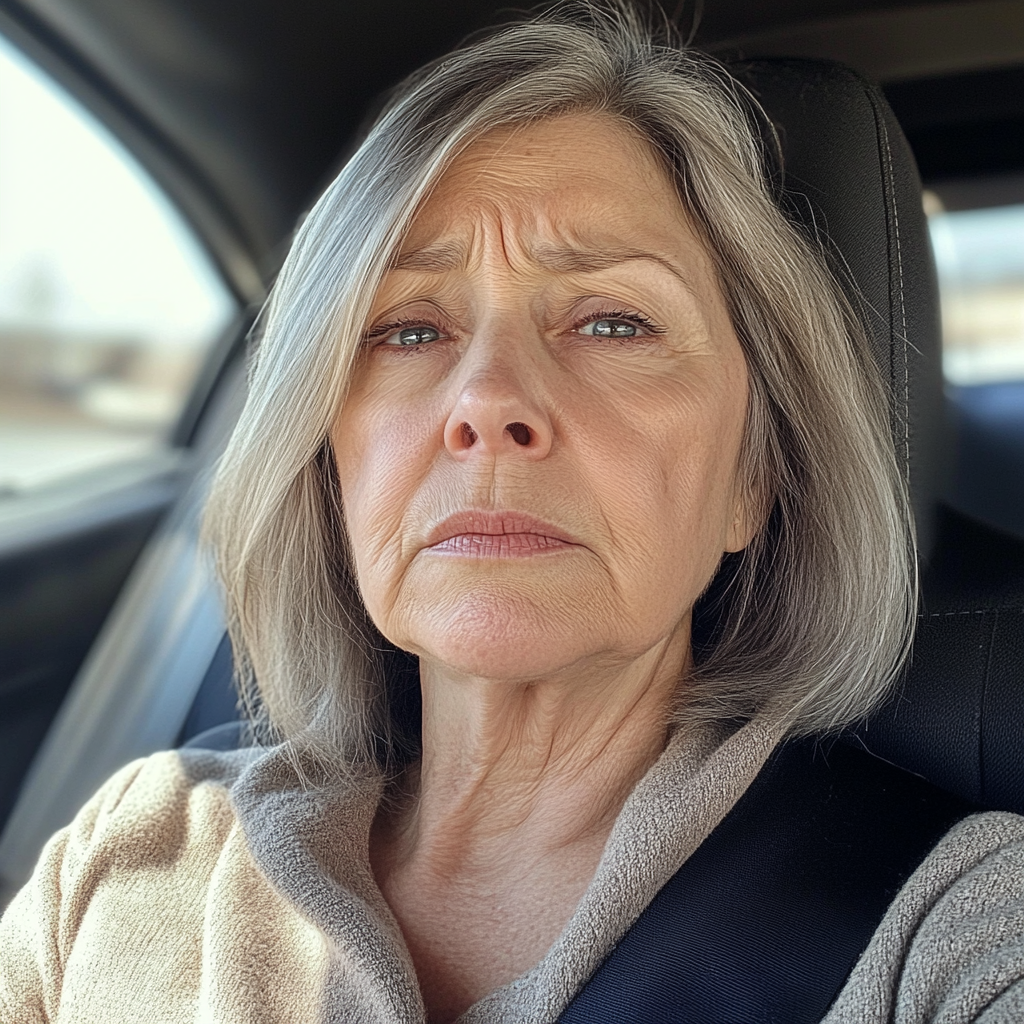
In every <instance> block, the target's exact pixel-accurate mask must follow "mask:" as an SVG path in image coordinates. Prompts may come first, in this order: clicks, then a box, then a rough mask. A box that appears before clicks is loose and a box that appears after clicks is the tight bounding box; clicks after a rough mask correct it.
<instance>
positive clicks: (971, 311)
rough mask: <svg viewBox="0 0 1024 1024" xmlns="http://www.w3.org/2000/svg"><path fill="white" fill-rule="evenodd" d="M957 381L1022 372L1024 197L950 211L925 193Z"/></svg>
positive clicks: (1017, 376)
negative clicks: (1015, 201)
mask: <svg viewBox="0 0 1024 1024" xmlns="http://www.w3.org/2000/svg"><path fill="white" fill-rule="evenodd" d="M927 202H928V206H929V207H930V211H929V212H930V216H929V225H930V228H931V236H932V245H933V248H934V250H935V261H936V264H937V266H938V272H939V287H940V290H941V296H942V334H943V354H942V365H943V370H944V372H945V375H946V379H947V380H948V381H949V382H950V383H951V384H953V385H964V386H971V385H979V384H991V383H995V382H998V381H1021V380H1024V203H1020V204H1015V205H1011V206H996V207H991V208H987V209H974V210H955V211H952V212H947V211H946V210H945V209H943V207H942V203H941V200H940V199H939V197H938V195H936V194H935V193H931V194H930V195H929V196H928V197H927Z"/></svg>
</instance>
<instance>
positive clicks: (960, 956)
mask: <svg viewBox="0 0 1024 1024" xmlns="http://www.w3.org/2000/svg"><path fill="white" fill-rule="evenodd" d="M1021 1020H1024V818H1021V817H1019V816H1018V815H1015V814H1002V813H990V814H979V815H974V816H972V817H970V818H967V819H965V820H964V821H963V822H961V823H960V824H959V825H957V826H956V827H955V828H953V829H951V830H950V832H949V833H948V834H947V835H946V836H945V838H944V839H943V840H942V841H941V842H940V843H939V844H938V846H936V848H935V849H934V850H933V851H932V853H931V854H930V855H929V856H928V858H927V859H926V860H925V861H924V863H923V864H922V865H921V866H920V867H919V868H918V869H917V871H916V872H915V873H914V875H913V876H912V877H911V879H910V881H909V882H907V884H906V885H905V886H904V887H903V889H902V890H901V891H900V893H899V895H898V896H897V897H896V899H895V900H894V901H893V903H892V906H891V907H890V908H889V910H888V912H887V914H886V916H885V919H884V920H883V922H882V925H881V927H880V928H879V929H878V931H877V932H876V933H875V935H874V937H873V938H872V940H871V944H870V945H869V946H868V948H867V950H866V951H865V953H864V955H863V956H862V957H861V959H860V962H859V963H858V964H857V967H856V968H855V969H854V971H853V974H852V975H851V976H850V979H849V981H848V982H847V984H846V986H845V987H844V989H843V991H842V992H841V993H840V994H839V997H838V999H837V1000H836V1002H835V1004H833V1006H832V1009H831V1010H830V1012H829V1013H828V1015H827V1016H826V1018H825V1022H826V1024H854V1022H856V1024H862V1022H864V1021H886V1022H888V1021H891V1022H892V1024H932V1022H941V1024H973V1022H976V1024H1017V1022H1019V1021H1021Z"/></svg>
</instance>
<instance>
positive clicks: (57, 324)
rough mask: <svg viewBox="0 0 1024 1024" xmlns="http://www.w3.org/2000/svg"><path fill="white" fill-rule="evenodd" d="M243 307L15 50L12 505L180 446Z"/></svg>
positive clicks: (8, 323) (3, 165) (8, 121)
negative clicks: (186, 414)
mask: <svg viewBox="0 0 1024 1024" xmlns="http://www.w3.org/2000/svg"><path fill="white" fill-rule="evenodd" d="M234 309H235V302H234V300H233V298H232V297H231V295H230V293H229V292H228V290H227V288H226V287H225V285H224V284H223V282H222V280H221V279H220V277H219V276H218V275H217V273H216V271H215V270H214V268H213V267H212V265H211V263H210V261H209V259H208V258H207V256H206V254H205V253H204V251H203V250H202V249H201V248H200V247H199V245H198V244H197V242H196V240H195V238H194V237H193V236H192V234H191V232H190V230H189V228H188V227H187V226H186V225H185V224H184V223H183V221H182V219H181V217H180V216H179V215H178V214H177V212H176V211H175V210H174V208H173V207H172V206H171V205H170V204H169V202H168V201H167V200H166V199H165V198H164V196H163V195H162V193H161V192H160V191H159V190H158V189H157V188H156V186H155V185H154V184H153V183H152V181H151V180H150V179H149V177H148V176H147V174H146V173H145V172H144V171H143V170H142V169H141V168H140V167H139V165H138V164H137V163H136V162H135V160H134V159H133V158H132V157H131V156H130V155H129V154H128V153H127V151H126V150H125V149H124V148H123V147H122V146H121V145H120V144H119V143H118V142H117V141H116V140H115V139H114V138H113V136H111V135H110V133H109V132H108V131H107V130H106V129H105V128H103V127H102V125H100V124H99V123H98V122H97V121H96V120H95V119H94V118H93V117H92V116H91V115H89V114H88V113H87V112H86V111H85V110H84V109H83V108H81V107H79V106H78V105H77V103H75V102H74V101H73V100H72V99H70V98H69V97H68V96H67V95H66V94H64V92H63V91H62V90H61V89H60V88H59V87H57V86H56V85H55V84H54V83H52V82H51V81H49V79H48V78H47V77H46V76H44V75H43V74H42V73H41V72H40V71H39V70H38V69H37V68H35V67H34V66H33V65H32V64H30V63H29V62H28V61H26V60H25V59H24V57H22V56H21V55H20V53H18V51H16V50H15V49H13V48H12V47H11V46H10V45H9V44H7V43H6V42H4V41H3V40H2V39H0V496H3V495H6V496H11V495H16V494H18V493H21V492H23V491H25V490H27V489H31V488H33V487H35V486H38V485H40V484H44V483H50V482H53V481H54V480H56V479H58V478H60V477H62V476H66V475H69V474H73V473H77V472H80V471H82V470H86V469H94V468H95V467H97V466H102V465H104V464H109V463H111V462H114V461H120V460H124V459H126V458H134V457H137V456H139V455H144V454H145V453H147V452H148V451H151V450H152V449H153V448H154V447H155V446H159V445H163V444H165V443H166V442H165V438H166V437H167V434H168V428H169V427H170V425H171V424H172V423H173V422H174V420H175V418H176V416H177V415H178V413H179V412H180V410H181V408H182V406H183V404H184V401H185V399H186V397H187V395H188V392H189V390H190V388H191V385H192V383H193V381H194V379H195V377H196V374H197V372H198V369H199V366H200V364H201V362H202V360H203V358H204V355H205V351H206V349H207V348H208V347H209V345H210V344H211V343H212V341H213V340H214V339H215V338H216V336H217V334H218V333H219V332H220V331H221V330H222V329H223V328H224V326H225V325H226V323H227V321H228V319H229V318H230V317H231V315H232V314H233V312H234Z"/></svg>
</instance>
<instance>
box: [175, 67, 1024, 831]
mask: <svg viewBox="0 0 1024 1024" xmlns="http://www.w3.org/2000/svg"><path fill="white" fill-rule="evenodd" d="M732 70H733V72H734V74H735V75H736V76H737V78H738V79H739V80H740V81H741V82H742V83H743V85H744V86H745V87H746V88H747V89H748V90H749V91H750V94H751V95H752V96H753V97H755V98H756V99H757V101H758V103H759V104H760V107H761V109H762V110H763V111H764V114H766V115H767V118H768V121H769V122H770V124H769V123H765V122H764V121H763V118H762V116H761V115H760V114H756V115H754V116H755V118H756V119H757V120H758V121H759V122H760V125H759V126H760V128H761V130H762V134H763V136H764V140H765V150H766V155H767V159H768V160H769V161H770V163H771V165H772V173H773V177H774V180H775V184H776V187H777V190H778V198H779V202H780V204H781V205H782V206H783V207H784V208H785V209H786V210H787V212H788V213H789V215H790V216H791V217H792V218H793V220H794V221H795V222H796V223H797V224H799V225H801V226H802V228H803V229H804V230H805V231H806V232H807V233H808V234H809V235H810V236H811V237H812V238H814V239H816V240H817V241H818V242H820V243H821V244H822V245H823V246H824V248H825V250H826V252H827V254H828V258H829V260H830V262H831V264H832V267H833V270H834V272H835V273H836V275H837V277H838V278H839V280H840V282H841V283H842V285H843V287H844V289H845V291H846V293H847V295H848V297H849V298H850V300H851V302H852V303H853V305H854V307H855V309H856V310H857V311H858V312H859V314H860V315H861V317H862V318H863V321H864V323H865V324H866V326H867V329H868V333H869V336H870V339H871V342H872V346H873V351H874V355H875V358H876V359H877V361H878V365H879V367H880V369H881V371H882V374H883V377H884V379H885V381H886V382H887V384H888V388H889V394H890V399H891V400H890V412H891V416H890V420H891V425H892V431H893V441H894V444H895V446H896V451H897V453H898V455H899V457H900V459H901V461H902V463H903V465H904V468H905V471H906V473H907V479H908V483H909V489H910V493H911V497H912V501H913V505H914V512H915V516H916V520H917V525H918V537H919V545H918V547H919V556H920V559H921V563H922V566H923V570H924V571H923V580H922V602H921V609H920V621H919V629H918V634H917V640H916V642H915V645H914V651H913V656H912V659H911V661H910V664H909V666H908V669H907V671H906V673H905V674H904V677H903V680H902V682H901V685H900V686H899V688H898V690H897V691H896V692H895V693H894V695H893V697H892V699H891V700H890V701H889V702H888V703H887V704H886V705H885V706H884V707H883V708H882V709H881V710H880V711H879V712H878V713H876V714H875V715H874V716H873V717H872V718H871V720H869V721H868V722H866V723H863V724H862V725H861V726H860V727H859V728H857V729H855V730H851V731H850V732H848V733H847V734H846V735H845V736H844V739H845V740H846V741H847V742H850V743H853V744H856V745H860V746H863V747H865V748H866V749H868V750H869V751H870V752H872V753H874V754H876V755H877V756H879V757H881V758H883V759H885V760H888V761H891V762H893V763H894V764H896V765H898V766H900V767H903V768H905V769H907V770H909V771H911V772H914V773H916V774H919V775H922V776H924V777H925V778H926V779H928V780H929V781H931V782H932V783H934V784H936V785H938V786H940V787H942V788H943V789H946V790H948V791H949V792H951V793H954V794H956V795H957V796H960V797H962V798H964V799H966V800H968V801H970V802H971V803H974V804H976V805H978V806H979V807H981V808H985V809H1001V810H1012V811H1017V812H1019V813H1024V758H1022V757H1021V756H1020V751H1021V739H1022V737H1024V701H1022V700H1021V696H1022V695H1024V685H1022V682H1024V680H1022V676H1024V544H1022V543H1021V542H1020V541H1017V540H1015V539H1013V538H1011V537H1009V536H1006V535H1003V534H1000V533H998V532H997V531H995V530H992V529H991V528H989V527H986V526H984V525H983V524H981V523H978V522H975V521H973V520H970V519H968V518H966V517H964V516H962V515H960V514H958V513H956V512H954V511H952V510H951V509H948V508H945V507H943V506H942V504H941V501H940V492H941V487H942V482H943V473H944V466H943V456H944V453H945V452H946V451H947V450H948V449H949V439H948V438H947V437H946V425H945V423H944V418H943V397H942V374H941V341H940V331H939V312H938V309H939V304H938V288H937V283H936V278H935V272H934V267H933V262H932V257H931V248H930V242H929V237H928V228H927V222H926V218H925V214H924V210H923V207H922V201H921V185H920V181H919V179H918V176H917V171H916V168H915V164H914V160H913V155H912V154H911V152H910V149H909V146H908V145H907V142H906V140H905V138H904V136H903V133H902V131H901V130H900V127H899V125H898V123H897V122H896V120H895V117H894V116H893V114H892V112H891V110H890V109H889V107H888V104H887V103H886V101H885V99H884V97H883V96H882V94H881V92H880V91H879V90H878V89H877V88H875V87H873V86H872V85H870V84H869V83H867V82H865V81H864V80H863V79H862V78H860V77H859V76H858V75H857V74H856V73H855V72H853V71H851V70H850V69H849V68H846V67H844V66H842V65H839V64H835V63H832V62H828V61H813V60H763V61H753V62H747V63H743V64H738V65H735V66H734V67H733V69H732ZM227 663H228V660H227V659H226V658H223V657H222V658H218V659H214V664H213V666H211V672H209V673H207V679H206V680H204V683H203V686H202V688H201V690H200V697H199V698H197V700H202V699H203V695H204V694H206V696H207V699H209V694H210V693H211V692H217V691H218V690H219V691H220V692H224V690H225V687H226V686H227V676H226V669H225V665H226V664H227ZM395 667H396V671H401V672H403V673H405V672H408V671H411V670H412V669H413V668H414V666H412V665H411V664H408V660H407V659H404V660H403V658H401V657H399V658H398V660H397V661H396V662H395ZM191 718H192V724H191V728H190V730H187V731H186V732H187V734H186V736H184V737H183V738H188V735H189V734H191V733H192V732H195V731H196V730H197V729H198V728H199V727H200V726H201V725H203V724H204V723H203V722H202V721H201V716H196V715H193V716H191ZM205 724H209V725H213V724H215V723H213V722H209V721H207V722H206V723H205ZM240 735H241V733H240V732H239V729H238V727H237V726H232V725H228V726H227V727H226V728H225V729H223V730H221V731H220V732H219V733H218V732H217V731H216V730H214V731H213V732H211V733H207V734H206V735H203V736H196V737H195V738H194V739H192V740H191V741H190V743H189V745H214V744H216V745H218V746H225V745H227V746H233V745H235V744H237V743H238V742H239V736H240Z"/></svg>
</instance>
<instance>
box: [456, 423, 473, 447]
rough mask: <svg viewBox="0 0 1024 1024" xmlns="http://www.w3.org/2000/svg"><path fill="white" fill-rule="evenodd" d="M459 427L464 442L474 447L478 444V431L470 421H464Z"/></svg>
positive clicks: (467, 445)
mask: <svg viewBox="0 0 1024 1024" xmlns="http://www.w3.org/2000/svg"><path fill="white" fill-rule="evenodd" d="M459 429H460V430H461V432H462V443H463V444H464V445H465V446H466V447H467V448H472V447H473V445H474V444H476V431H475V430H474V429H473V428H472V427H471V426H470V425H469V424H468V423H463V424H462V426H461V427H460V428H459Z"/></svg>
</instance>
